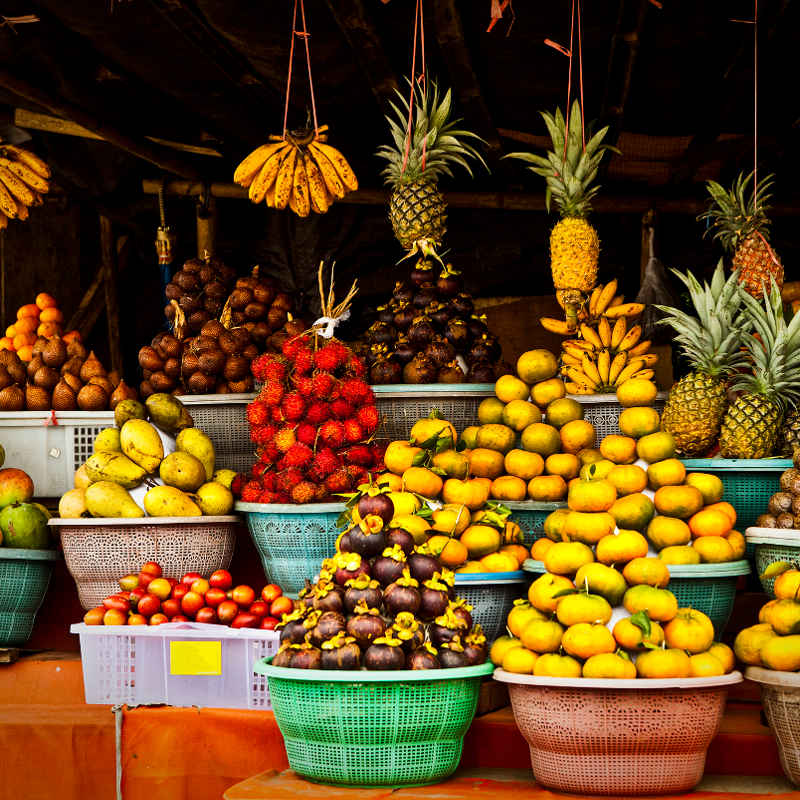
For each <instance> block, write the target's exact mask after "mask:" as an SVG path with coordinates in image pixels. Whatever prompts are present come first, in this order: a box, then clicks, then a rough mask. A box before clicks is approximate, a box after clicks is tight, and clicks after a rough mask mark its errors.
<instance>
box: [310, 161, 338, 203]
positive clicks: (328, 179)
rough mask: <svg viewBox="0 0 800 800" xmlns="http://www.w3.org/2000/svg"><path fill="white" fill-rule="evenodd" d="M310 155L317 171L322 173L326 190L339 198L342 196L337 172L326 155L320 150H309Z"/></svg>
mask: <svg viewBox="0 0 800 800" xmlns="http://www.w3.org/2000/svg"><path fill="white" fill-rule="evenodd" d="M310 152H311V157H312V158H313V159H314V161H316V163H317V166H318V167H319V171H320V172H321V173H322V179H323V180H324V181H325V186H326V187H327V188H328V191H329V192H330V193H331V194H332V195H333V196H334V197H338V198H339V199H341V198H342V197H344V194H345V190H344V184H343V183H342V180H341V178H340V177H339V173H338V172H337V171H336V168H335V167H334V166H333V164H331V162H330V160H329V159H328V157H327V156H326V155H325V153H323V152H322V151H321V150H313V149H312V150H311V151H310Z"/></svg>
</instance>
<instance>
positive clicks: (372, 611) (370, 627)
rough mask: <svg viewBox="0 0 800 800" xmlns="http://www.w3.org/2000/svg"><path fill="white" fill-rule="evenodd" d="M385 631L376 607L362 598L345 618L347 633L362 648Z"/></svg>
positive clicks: (384, 624)
mask: <svg viewBox="0 0 800 800" xmlns="http://www.w3.org/2000/svg"><path fill="white" fill-rule="evenodd" d="M385 632H386V623H385V622H384V620H383V617H381V614H380V611H378V609H377V608H370V607H368V606H367V604H366V603H365V602H364V601H363V600H362V601H361V602H360V603H359V604H358V605H357V606H356V607H355V608H354V609H353V614H352V616H350V617H348V618H347V635H348V636H352V637H353V638H354V639H355V640H356V642H357V643H358V646H359V647H360V648H361V649H362V650H363V649H364V648H366V647H369V646H370V644H371V643H372V642H373V641H374V640H375V639H377V638H378V637H379V636H383V634H384V633H385Z"/></svg>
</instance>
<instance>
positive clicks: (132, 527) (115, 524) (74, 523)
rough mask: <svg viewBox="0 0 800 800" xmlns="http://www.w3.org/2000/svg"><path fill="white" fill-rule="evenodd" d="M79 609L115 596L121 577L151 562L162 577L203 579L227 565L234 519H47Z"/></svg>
mask: <svg viewBox="0 0 800 800" xmlns="http://www.w3.org/2000/svg"><path fill="white" fill-rule="evenodd" d="M49 524H50V525H51V526H54V527H55V529H56V532H57V533H58V534H59V535H60V536H61V546H62V547H63V549H64V560H65V561H66V563H67V569H68V570H69V571H70V574H71V575H72V577H73V578H74V579H75V583H76V584H77V587H78V596H79V598H80V602H81V605H82V606H83V607H84V608H85V609H89V608H94V607H95V606H99V605H100V604H101V603H102V602H103V599H104V598H106V597H108V595H110V594H113V593H114V592H118V591H119V583H118V582H117V581H118V580H119V578H120V576H122V575H127V574H129V573H131V572H133V573H136V572H138V571H139V568H140V567H141V566H142V564H144V563H145V561H157V562H158V563H159V564H160V565H161V568H162V569H163V570H164V574H165V575H169V576H176V577H177V576H180V575H183V574H184V573H185V572H189V571H197V572H199V573H201V574H202V575H208V574H210V573H212V572H214V570H217V569H226V568H227V567H228V566H229V564H230V563H231V557H232V556H233V548H234V545H235V543H236V527H237V525H238V524H239V518H238V517H234V516H225V517H142V518H137V519H105V518H104V519H51V520H50V523H49Z"/></svg>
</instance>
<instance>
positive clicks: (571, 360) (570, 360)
mask: <svg viewBox="0 0 800 800" xmlns="http://www.w3.org/2000/svg"><path fill="white" fill-rule="evenodd" d="M561 361H562V363H564V364H566V365H567V366H568V367H580V365H581V360H580V358H579V357H578V356H575V355H572V353H562V354H561Z"/></svg>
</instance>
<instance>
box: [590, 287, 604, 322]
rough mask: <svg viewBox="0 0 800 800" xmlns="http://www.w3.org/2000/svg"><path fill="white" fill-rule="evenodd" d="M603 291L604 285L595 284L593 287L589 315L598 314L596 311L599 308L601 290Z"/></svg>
mask: <svg viewBox="0 0 800 800" xmlns="http://www.w3.org/2000/svg"><path fill="white" fill-rule="evenodd" d="M602 291H603V287H602V286H595V287H594V289H592V294H591V295H590V296H589V316H590V317H595V316H597V314H596V313H595V309H596V308H597V301H598V299H599V298H600V292H602Z"/></svg>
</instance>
